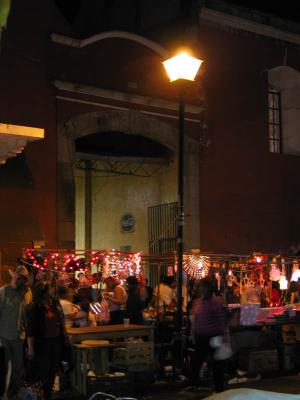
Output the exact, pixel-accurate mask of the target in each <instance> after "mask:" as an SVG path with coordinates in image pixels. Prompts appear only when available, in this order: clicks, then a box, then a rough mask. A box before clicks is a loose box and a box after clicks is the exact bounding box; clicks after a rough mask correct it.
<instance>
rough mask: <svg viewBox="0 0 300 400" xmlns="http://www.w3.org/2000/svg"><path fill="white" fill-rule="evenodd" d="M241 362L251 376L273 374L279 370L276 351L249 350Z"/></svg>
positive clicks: (241, 358)
mask: <svg viewBox="0 0 300 400" xmlns="http://www.w3.org/2000/svg"><path fill="white" fill-rule="evenodd" d="M239 361H240V365H241V368H242V369H244V370H245V371H247V372H248V373H250V374H255V373H258V372H260V373H268V372H273V371H277V370H278V368H279V366H278V352H277V350H276V349H269V350H266V349H249V350H248V351H246V352H244V353H243V355H242V356H241V357H240V360H239Z"/></svg>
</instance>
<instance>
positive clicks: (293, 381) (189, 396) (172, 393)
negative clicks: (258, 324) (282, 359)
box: [56, 375, 300, 400]
mask: <svg viewBox="0 0 300 400" xmlns="http://www.w3.org/2000/svg"><path fill="white" fill-rule="evenodd" d="M238 387H246V388H252V389H259V390H268V391H273V392H279V393H289V394H300V376H299V375H290V376H284V377H279V376H274V377H269V378H264V379H261V380H259V381H256V382H248V383H243V384H239V385H230V386H229V387H228V388H230V389H233V388H238ZM211 393H212V389H211V387H210V386H209V385H208V386H206V387H202V388H201V389H200V388H199V390H197V391H189V390H186V389H184V388H183V387H182V384H180V383H178V382H172V381H168V382H167V381H164V382H157V383H155V384H152V385H142V386H141V387H140V388H139V389H138V391H133V388H132V387H130V386H128V387H127V388H126V390H124V395H127V396H130V395H131V396H132V397H135V398H136V399H138V400H175V399H176V400H200V399H204V398H205V397H207V396H209V395H210V394H211ZM56 399H57V400H71V399H72V400H86V399H87V398H83V397H79V396H75V395H74V394H69V395H67V394H66V395H63V396H62V395H59V394H57V396H56ZM95 400H105V397H102V396H99V397H97V398H96V399H95Z"/></svg>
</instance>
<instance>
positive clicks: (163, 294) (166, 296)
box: [153, 276, 176, 307]
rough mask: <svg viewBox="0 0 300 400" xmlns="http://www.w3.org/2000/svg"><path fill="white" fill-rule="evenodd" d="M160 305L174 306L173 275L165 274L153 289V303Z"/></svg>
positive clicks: (174, 288) (174, 289)
mask: <svg viewBox="0 0 300 400" xmlns="http://www.w3.org/2000/svg"><path fill="white" fill-rule="evenodd" d="M157 298H158V305H159V306H160V307H162V306H167V307H174V306H175V305H176V281H175V279H174V277H173V276H165V277H164V278H163V279H162V282H161V283H160V285H159V287H158V286H156V288H155V289H154V291H153V304H157Z"/></svg>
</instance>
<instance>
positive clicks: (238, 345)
mask: <svg viewBox="0 0 300 400" xmlns="http://www.w3.org/2000/svg"><path fill="white" fill-rule="evenodd" d="M24 263H26V265H27V266H31V267H32V268H33V270H34V273H35V276H36V278H37V279H38V278H39V275H43V274H44V273H48V274H49V273H51V274H52V277H53V279H56V280H57V281H58V283H63V284H65V283H67V284H69V283H71V284H72V283H73V282H74V279H76V276H78V274H84V275H85V276H86V279H90V285H92V286H93V287H94V288H95V289H96V291H97V298H96V299H95V301H94V302H93V303H92V304H91V310H92V311H93V312H94V311H95V310H96V314H97V309H98V311H99V310H100V311H99V313H100V314H101V312H102V311H101V304H100V308H99V307H98V305H97V302H98V300H99V298H100V297H101V293H102V289H103V288H102V281H103V279H105V277H110V276H114V277H117V278H118V279H119V281H120V282H121V283H124V282H125V280H126V279H127V278H128V277H129V276H136V277H137V278H138V279H139V281H140V282H142V281H143V279H144V275H145V271H146V274H147V275H148V276H149V277H150V279H151V281H152V283H153V284H154V286H156V288H155V290H154V292H155V296H156V297H155V299H154V301H153V302H151V303H149V306H148V308H147V309H146V310H145V311H144V318H145V325H138V326H136V325H128V326H124V325H114V326H111V325H102V324H103V321H101V320H100V319H99V320H98V321H97V326H95V327H81V328H71V329H69V330H68V332H69V334H70V337H71V341H72V343H73V344H74V347H75V348H76V354H80V357H79V358H77V360H80V362H79V361H78V365H77V368H76V370H77V374H78V373H80V374H81V375H80V376H81V378H80V379H82V371H81V370H80V368H79V365H81V364H82V363H83V361H82V360H83V358H82V357H86V360H88V354H90V353H91V352H94V350H92V351H91V350H90V349H91V348H92V347H93V348H96V347H98V350H97V351H99V347H101V348H102V349H101V351H100V353H99V358H101V357H102V356H103V354H106V355H105V357H104V358H103V357H102V358H103V359H105V360H106V361H105V362H106V366H105V368H104V367H103V365H102V366H101V367H99V368H100V369H99V371H98V372H99V374H100V375H101V374H102V375H101V376H102V377H103V376H104V375H105V373H107V372H108V373H109V370H107V368H109V367H108V366H112V365H113V363H112V360H113V359H114V357H115V356H114V355H113V354H114V352H115V349H117V348H121V349H123V350H122V351H120V352H115V354H119V355H120V354H122V357H123V361H122V363H123V364H122V363H121V364H122V368H121V369H123V370H124V369H125V370H126V368H127V371H129V369H130V368H131V369H132V368H133V367H132V365H131V366H129V365H127V367H126V368H125V366H124V364H126V363H129V358H128V357H127V355H128V344H127V345H125V344H124V343H126V342H127V341H128V340H129V339H130V338H134V339H133V342H132V343H131V344H132V345H134V344H136V347H132V348H131V351H136V357H137V358H138V355H139V354H140V348H141V345H139V346H140V347H139V346H138V343H144V344H145V346H146V347H147V349H148V350H149V346H148V345H149V343H151V346H150V347H151V349H152V350H149V352H148V353H147V354H151V356H150V355H149V357H148V358H147V362H144V364H143V362H141V363H140V364H139V367H138V369H139V370H142V368H146V365H147V368H148V370H149V369H151V368H152V369H153V366H154V356H153V348H154V347H155V348H156V354H157V357H156V364H155V368H160V369H161V370H162V371H163V370H164V367H165V366H167V367H168V368H169V366H170V364H171V365H172V366H173V367H174V365H175V364H174V360H175V358H176V357H177V355H176V351H177V349H178V346H177V344H178V341H181V344H183V346H181V345H180V347H181V348H183V351H182V357H185V353H184V352H185V348H184V346H185V344H186V338H187V337H188V336H189V326H190V324H189V311H190V305H191V302H192V299H193V295H194V288H195V287H196V286H197V282H199V280H201V279H203V278H205V277H207V278H209V279H210V281H211V282H212V285H213V287H214V291H215V296H217V297H218V298H219V300H220V301H221V302H222V303H223V304H224V306H225V307H226V309H227V311H228V315H229V321H230V322H229V325H230V336H231V344H232V348H233V350H234V356H233V358H232V362H233V364H234V367H235V368H236V367H238V366H239V365H241V366H242V367H243V368H244V369H247V370H248V371H249V372H250V373H256V372H261V373H269V372H272V371H276V370H278V369H279V368H281V369H283V370H285V371H289V370H292V369H294V368H296V367H300V366H299V365H298V363H297V359H296V357H295V354H298V351H299V343H300V335H299V331H300V319H299V313H300V307H298V301H299V298H300V287H299V284H298V279H299V278H300V269H299V263H300V258H299V257H298V256H288V255H274V254H262V253H257V252H256V253H253V254H249V255H233V254H231V255H217V254H202V253H200V252H199V251H194V252H192V253H190V254H184V257H183V270H184V274H185V276H184V279H183V281H184V288H183V293H184V296H186V298H185V299H184V301H183V304H184V306H185V308H184V309H183V310H182V312H183V315H184V318H183V322H184V323H183V326H182V335H181V336H180V337H178V335H177V336H176V337H175V335H174V332H175V329H174V327H175V322H176V315H177V313H176V296H175V297H174V298H175V303H174V304H172V305H167V304H166V303H164V301H162V302H160V296H161V292H160V291H161V290H162V289H166V287H165V288H164V287H163V286H162V285H163V284H164V282H165V281H166V280H165V279H164V277H168V276H170V277H171V276H173V277H175V279H176V273H177V259H176V253H171V254H155V255H151V254H150V255H143V254H140V253H121V252H118V251H115V250H107V251H103V250H99V251H88V252H86V251H78V250H76V251H75V250H74V251H70V250H68V251H63V250H46V249H40V250H34V249H28V250H25V251H24ZM167 290H168V291H170V290H171V288H170V287H169V288H167ZM174 290H175V289H174ZM174 293H175V292H174ZM164 294H165V293H164ZM298 308H299V310H298ZM147 323H149V325H148V326H147ZM152 326H154V327H152ZM103 340H104V341H107V342H104V343H103V342H102V343H101V341H103ZM141 340H143V342H141ZM85 341H94V342H93V343H94V344H93V346H92V345H91V344H88V343H86V342H85ZM97 341H100V342H98V343H97ZM134 341H136V343H134ZM83 342H85V343H83ZM120 343H121V347H120ZM124 349H125V350H124ZM118 351H119V350H118ZM126 354H127V355H126ZM122 357H121V358H122ZM137 358H136V360H137ZM298 358H299V359H300V357H298ZM124 360H125V361H124ZM140 361H141V360H140ZM129 364H130V363H129ZM137 364H138V363H137ZM142 364H143V365H144V367H141V365H142ZM115 365H118V366H120V363H119V364H118V363H117V364H115ZM149 365H151V368H149ZM134 368H135V367H134ZM145 370H146V369H145ZM174 370H175V368H174ZM80 371H81V372H80ZM104 371H105V372H104ZM87 373H88V371H87V370H86V371H85V372H84V374H87ZM100 375H99V376H100ZM80 379H79V378H78V377H77V381H78V380H80ZM82 382H85V378H84V380H83V381H82ZM84 385H85V383H81V384H80V385H79V384H78V386H79V387H80V391H82V392H86V390H87V389H86V387H85V386H84Z"/></svg>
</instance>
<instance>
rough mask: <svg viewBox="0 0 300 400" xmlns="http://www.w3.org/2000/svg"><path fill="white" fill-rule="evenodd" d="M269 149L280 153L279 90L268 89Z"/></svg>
mask: <svg viewBox="0 0 300 400" xmlns="http://www.w3.org/2000/svg"><path fill="white" fill-rule="evenodd" d="M268 108H269V149H270V152H271V153H281V101H280V92H278V91H277V90H275V89H270V90H269V106H268Z"/></svg>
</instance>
